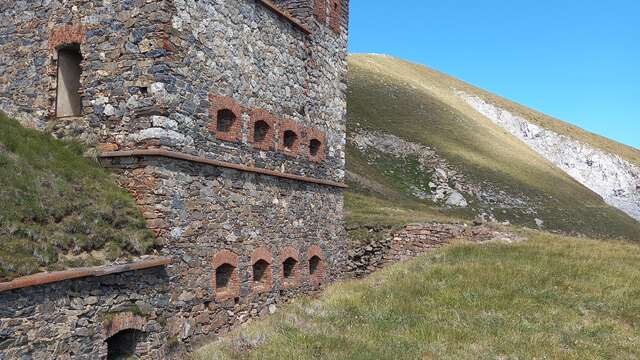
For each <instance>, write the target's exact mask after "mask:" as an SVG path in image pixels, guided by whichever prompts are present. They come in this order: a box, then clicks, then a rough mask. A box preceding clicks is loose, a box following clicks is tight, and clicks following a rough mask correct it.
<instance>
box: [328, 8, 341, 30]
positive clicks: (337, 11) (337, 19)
mask: <svg viewBox="0 0 640 360" xmlns="http://www.w3.org/2000/svg"><path fill="white" fill-rule="evenodd" d="M330 25H331V29H333V31H334V32H336V33H340V30H341V27H342V0H331V17H330Z"/></svg>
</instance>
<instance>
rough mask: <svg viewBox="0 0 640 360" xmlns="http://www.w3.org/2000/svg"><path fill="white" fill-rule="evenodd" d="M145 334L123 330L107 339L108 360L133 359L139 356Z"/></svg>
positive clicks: (138, 331)
mask: <svg viewBox="0 0 640 360" xmlns="http://www.w3.org/2000/svg"><path fill="white" fill-rule="evenodd" d="M143 338H144V333H143V332H142V331H140V330H136V329H126V330H122V331H120V332H118V333H116V334H114V335H113V336H111V337H110V338H108V339H107V360H124V359H131V358H134V356H136V355H138V354H137V347H138V343H139V342H140V341H141V340H142V339H143Z"/></svg>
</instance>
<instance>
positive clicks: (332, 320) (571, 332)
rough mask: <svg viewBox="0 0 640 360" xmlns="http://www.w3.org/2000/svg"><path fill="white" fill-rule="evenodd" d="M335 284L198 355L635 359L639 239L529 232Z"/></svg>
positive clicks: (639, 321) (638, 349)
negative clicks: (509, 241)
mask: <svg viewBox="0 0 640 360" xmlns="http://www.w3.org/2000/svg"><path fill="white" fill-rule="evenodd" d="M528 235H529V236H530V240H529V241H525V242H521V243H516V244H511V245H507V244H501V243H492V244H485V245H471V244H464V243H460V244H457V245H454V246H452V247H448V248H444V249H441V250H437V251H434V252H432V253H430V254H429V255H427V256H424V257H421V258H418V259H415V260H413V261H410V262H406V263H402V264H398V265H395V266H392V267H390V268H387V269H385V270H382V271H380V272H378V273H376V274H374V275H372V276H371V277H369V278H367V279H365V280H359V281H356V280H354V281H348V282H345V283H340V284H336V285H333V286H331V287H330V288H329V289H328V290H327V291H325V292H324V293H323V294H322V295H321V296H320V297H319V298H318V299H315V300H314V299H310V298H301V299H298V300H295V301H294V302H293V303H292V304H289V305H286V306H285V308H284V309H281V310H280V311H279V312H278V313H276V314H274V315H272V316H269V317H267V318H266V319H264V320H261V321H258V322H254V323H252V324H250V325H249V326H247V327H245V328H242V329H239V330H236V331H235V332H233V333H232V334H230V335H229V336H227V337H225V338H223V339H222V340H221V341H218V342H216V343H213V344H211V345H209V346H207V347H204V348H202V349H201V350H200V351H198V352H197V353H196V354H195V356H194V359H196V360H206V359H354V360H355V359H363V360H364V359H367V360H368V359H607V358H609V359H612V358H617V359H638V358H640V346H638V344H640V285H639V284H640V268H639V267H638V263H640V251H638V250H639V249H638V246H637V245H636V244H631V243H625V242H620V241H609V242H607V241H599V240H584V239H575V238H565V237H560V236H554V235H548V234H544V233H540V232H529V234H528Z"/></svg>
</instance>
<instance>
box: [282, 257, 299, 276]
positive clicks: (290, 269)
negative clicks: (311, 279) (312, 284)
mask: <svg viewBox="0 0 640 360" xmlns="http://www.w3.org/2000/svg"><path fill="white" fill-rule="evenodd" d="M297 265H298V262H297V261H296V260H295V259H294V258H287V259H286V260H285V261H284V262H283V263H282V277H283V278H284V279H285V281H288V280H294V279H295V277H296V271H297Z"/></svg>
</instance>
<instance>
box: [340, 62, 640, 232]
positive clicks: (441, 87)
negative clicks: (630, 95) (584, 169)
mask: <svg viewBox="0 0 640 360" xmlns="http://www.w3.org/2000/svg"><path fill="white" fill-rule="evenodd" d="M454 88H456V89H462V90H465V91H467V92H469V93H472V94H484V93H485V92H483V91H482V90H480V89H476V88H473V87H471V86H470V85H467V84H464V83H462V82H460V81H458V80H455V79H453V78H450V77H447V76H446V75H443V74H441V73H438V72H435V71H432V70H430V69H427V68H425V67H423V66H418V65H414V64H410V63H407V62H404V61H401V60H398V59H394V58H392V57H386V56H376V55H353V56H350V58H349V89H348V113H349V121H348V123H347V131H348V135H347V137H348V138H349V134H352V133H354V132H357V131H362V130H366V131H375V132H386V133H390V134H393V135H395V136H398V137H400V138H402V139H404V140H406V141H410V142H413V143H417V144H421V145H425V146H428V147H431V148H432V149H434V150H435V151H436V152H437V153H438V155H439V156H441V157H442V158H444V159H445V160H446V161H447V162H448V163H449V164H451V165H453V166H455V167H456V168H457V169H458V170H460V171H461V172H462V173H463V174H464V175H465V179H467V181H468V182H471V183H474V184H480V183H485V184H490V185H491V186H492V187H493V188H495V189H498V190H501V191H504V192H505V193H506V194H509V196H511V197H516V198H521V199H525V201H526V205H524V206H519V207H501V205H500V204H497V205H491V204H482V203H480V202H478V201H476V200H475V199H473V198H471V197H469V196H467V200H469V201H470V203H471V208H470V209H464V210H463V209H458V210H455V209H443V208H439V207H437V206H435V205H434V204H433V203H431V204H430V203H429V202H427V201H422V200H419V199H418V198H416V197H414V196H412V195H411V193H410V191H409V190H408V189H409V188H410V187H411V186H414V187H419V188H424V184H425V182H428V181H426V180H425V179H427V178H428V177H430V175H431V173H429V172H424V173H422V172H420V170H419V169H417V168H416V167H415V164H412V160H411V158H408V159H405V160H404V161H402V162H401V161H400V160H398V159H393V158H389V157H384V156H372V154H373V152H372V151H370V150H368V151H367V153H362V152H361V151H359V150H358V149H357V148H355V147H354V146H352V145H348V146H347V168H348V170H349V171H350V172H351V173H352V174H356V175H357V177H358V179H360V181H350V183H349V185H350V186H351V190H350V191H351V193H354V194H359V195H363V196H367V197H374V198H377V199H379V200H380V201H384V202H386V207H387V208H396V209H402V208H407V209H412V208H416V207H423V208H424V207H426V206H428V207H431V209H432V211H431V213H439V214H440V215H442V216H445V217H453V218H461V219H466V220H471V219H473V218H474V217H475V216H476V215H477V214H478V213H480V212H483V211H490V212H492V213H494V214H495V215H496V218H497V219H498V220H500V221H505V220H507V221H509V222H511V223H512V224H517V225H523V226H528V227H536V224H535V219H536V218H539V219H542V220H544V222H545V229H547V230H551V231H558V232H563V233H565V234H574V235H577V234H583V235H586V236H588V237H593V238H624V239H631V238H633V237H634V235H636V234H638V233H640V223H639V222H637V221H635V220H634V219H632V218H631V217H629V216H628V215H626V214H624V213H623V212H622V211H620V210H618V209H616V208H613V207H611V206H609V205H607V204H606V203H604V201H603V200H602V198H601V197H600V196H598V195H597V194H595V193H593V192H592V191H591V190H589V189H587V188H586V187H584V186H582V185H581V184H579V183H578V182H577V181H575V180H573V179H572V178H571V177H570V176H568V175H567V174H565V173H564V172H563V171H561V170H560V169H558V168H557V167H555V166H554V165H553V164H551V163H550V162H548V161H547V160H545V159H544V158H542V157H541V156H539V155H538V154H537V153H535V152H534V151H533V150H532V149H530V148H529V147H528V146H527V145H525V144H524V143H522V142H521V141H520V140H518V139H517V138H515V137H513V136H511V135H510V134H508V133H506V132H505V131H504V130H503V129H501V128H499V127H498V126H497V125H495V124H494V123H492V122H491V121H489V120H488V119H486V118H484V117H483V116H482V115H480V114H479V113H478V112H476V111H475V110H473V109H472V108H471V107H470V106H468V105H467V104H466V103H465V102H464V100H462V99H460V98H459V97H457V96H456V95H455V94H454V92H453V90H452V89H454ZM502 101H503V103H504V102H506V100H502ZM501 104H502V103H501ZM517 106H518V105H517V104H513V103H512V104H511V107H514V108H515V107H517ZM525 110H526V109H524V108H523V109H522V111H523V112H524V111H525ZM545 119H546V118H545ZM547 120H548V121H549V122H551V120H549V119H547ZM555 121H556V122H558V121H557V120H555ZM545 124H546V123H545ZM562 124H564V123H560V122H558V124H556V125H557V126H558V127H563V128H564V129H565V130H566V131H565V132H564V133H567V132H569V131H570V130H571V129H573V128H572V127H570V126H569V125H566V124H565V125H566V126H565V125H562ZM561 125H562V126H561ZM554 129H555V128H554ZM574 130H575V131H574V132H573V133H571V135H573V136H575V137H576V138H578V139H583V137H581V136H582V135H584V134H583V133H581V132H579V131H578V130H576V129H574ZM580 134H582V135H580ZM598 139H600V138H598ZM587 140H588V139H587ZM600 140H601V142H600V145H602V146H603V147H606V148H607V149H609V150H611V151H614V150H615V151H618V150H619V152H616V153H618V154H620V155H621V156H623V157H626V158H631V159H633V158H634V157H633V151H632V150H633V149H627V147H624V146H623V145H620V144H618V145H619V146H618V145H615V143H614V142H612V141H608V142H606V141H605V140H603V139H600ZM594 141H595V140H594ZM605 142H606V143H607V144H608V145H606V146H605V145H603V144H604V143H605ZM595 145H597V144H595ZM614 145H615V146H614ZM378 155H379V154H378ZM414 162H415V161H414ZM362 179H366V181H361V180H362ZM372 184H373V185H375V186H372ZM352 205H355V206H356V207H352ZM358 206H359V205H357V204H351V203H349V202H347V209H350V210H351V211H353V212H358V211H360V210H359V209H358ZM472 210H473V211H472ZM531 210H534V211H535V213H532V212H531ZM361 220H362V219H361ZM373 220H375V219H372V221H373Z"/></svg>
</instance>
